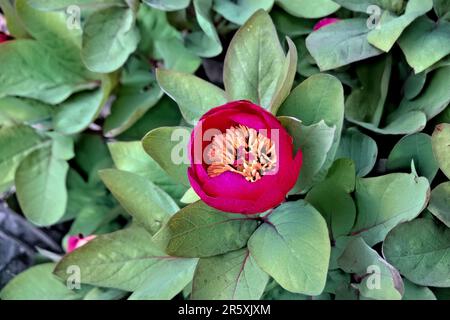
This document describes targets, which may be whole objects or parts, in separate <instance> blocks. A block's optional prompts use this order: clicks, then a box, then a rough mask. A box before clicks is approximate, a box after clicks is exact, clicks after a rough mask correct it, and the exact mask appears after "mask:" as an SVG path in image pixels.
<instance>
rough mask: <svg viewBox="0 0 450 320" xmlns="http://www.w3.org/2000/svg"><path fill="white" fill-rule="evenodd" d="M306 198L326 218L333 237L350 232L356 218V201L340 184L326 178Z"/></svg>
mask: <svg viewBox="0 0 450 320" xmlns="http://www.w3.org/2000/svg"><path fill="white" fill-rule="evenodd" d="M305 200H306V201H307V202H308V203H310V204H311V205H313V206H314V207H315V208H316V209H317V210H318V211H319V212H320V213H321V214H322V216H323V217H324V218H325V220H326V222H327V225H328V230H329V232H330V236H331V238H332V239H336V238H337V237H339V236H345V235H348V234H349V233H350V231H351V230H352V227H353V224H354V223H355V218H356V208H355V203H354V202H353V199H352V197H351V196H350V195H349V194H348V193H347V192H345V191H344V190H343V189H342V188H341V187H340V186H338V185H336V184H335V183H333V182H330V181H328V180H325V181H324V182H322V183H320V184H319V185H317V186H316V187H314V188H313V189H312V190H311V191H310V192H308V194H307V196H306V198H305Z"/></svg>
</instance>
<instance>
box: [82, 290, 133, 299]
mask: <svg viewBox="0 0 450 320" xmlns="http://www.w3.org/2000/svg"><path fill="white" fill-rule="evenodd" d="M127 295H128V293H127V292H125V291H123V290H117V289H108V288H98V287H96V288H92V289H91V290H89V292H88V293H86V295H85V296H84V297H83V300H101V301H104V300H108V301H109V300H121V299H122V298H124V297H125V296H127Z"/></svg>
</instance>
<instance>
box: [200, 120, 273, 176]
mask: <svg viewBox="0 0 450 320" xmlns="http://www.w3.org/2000/svg"><path fill="white" fill-rule="evenodd" d="M206 150H207V151H206V160H207V163H208V164H209V166H208V169H207V172H208V176H210V177H217V176H218V175H220V174H222V173H224V172H227V171H231V172H234V173H237V174H240V175H242V176H243V177H244V178H245V179H246V180H247V181H249V182H255V181H258V180H259V179H261V178H262V176H264V174H265V173H267V172H268V171H270V170H273V169H274V168H275V165H276V162H277V154H276V150H275V144H274V143H273V142H272V141H271V140H270V139H269V138H267V137H266V136H264V135H263V134H261V133H259V132H257V131H256V130H255V129H252V128H248V127H246V126H243V125H239V126H237V127H231V128H229V129H227V130H226V132H225V133H222V134H218V135H215V136H214V137H213V139H212V142H211V143H210V144H209V145H208V146H207V149H206Z"/></svg>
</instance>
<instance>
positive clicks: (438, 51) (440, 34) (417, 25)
mask: <svg viewBox="0 0 450 320" xmlns="http://www.w3.org/2000/svg"><path fill="white" fill-rule="evenodd" d="M398 43H399V45H400V48H401V49H402V51H403V53H404V54H405V56H406V60H407V61H408V64H409V65H410V66H411V67H413V68H414V71H415V72H416V73H420V72H422V71H424V70H425V69H427V68H429V67H431V66H432V65H433V64H434V63H436V62H438V61H439V60H441V59H442V58H444V57H445V56H446V55H448V54H450V22H448V21H445V20H440V21H439V22H434V21H433V20H431V19H429V18H427V17H426V16H424V17H422V18H420V19H417V20H416V21H415V22H414V23H413V24H412V25H411V26H410V27H409V28H408V29H406V31H405V32H404V33H403V35H402V37H401V38H400V39H399V40H398Z"/></svg>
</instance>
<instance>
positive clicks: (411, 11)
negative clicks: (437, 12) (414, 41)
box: [367, 0, 433, 52]
mask: <svg viewBox="0 0 450 320" xmlns="http://www.w3.org/2000/svg"><path fill="white" fill-rule="evenodd" d="M432 8H433V0H410V1H408V3H407V5H406V9H405V12H404V13H403V15H401V16H397V15H395V14H393V13H391V12H389V11H385V12H383V14H382V16H381V18H380V21H379V22H378V26H377V27H376V28H375V29H374V30H372V31H370V32H369V34H368V35H367V40H368V41H369V43H370V44H372V45H374V46H375V47H377V48H378V49H380V50H383V51H384V52H388V51H390V50H391V49H392V47H393V46H394V44H395V42H396V41H397V39H398V38H399V37H400V35H401V34H402V32H403V30H405V29H406V27H408V26H409V25H410V24H411V23H412V22H413V21H414V20H416V19H417V18H418V17H420V16H422V15H424V14H425V13H427V12H428V11H430V10H431V9H432Z"/></svg>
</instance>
